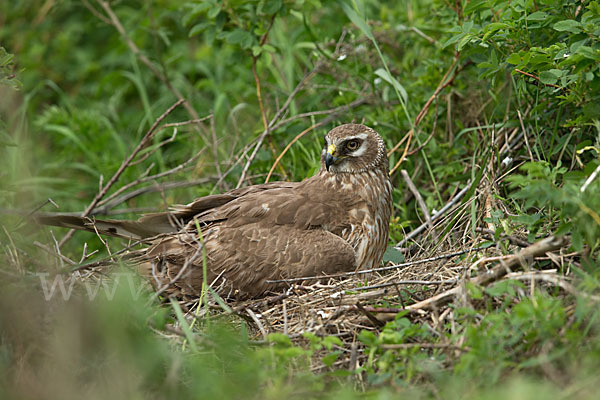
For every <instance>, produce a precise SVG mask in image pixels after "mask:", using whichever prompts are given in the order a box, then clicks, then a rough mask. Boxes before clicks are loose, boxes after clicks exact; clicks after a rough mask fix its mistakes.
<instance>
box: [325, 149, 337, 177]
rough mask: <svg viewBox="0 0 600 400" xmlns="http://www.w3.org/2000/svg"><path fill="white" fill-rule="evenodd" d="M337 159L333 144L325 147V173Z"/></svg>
mask: <svg viewBox="0 0 600 400" xmlns="http://www.w3.org/2000/svg"><path fill="white" fill-rule="evenodd" d="M338 159H339V158H338V156H337V152H336V149H335V144H330V145H329V146H327V153H326V154H325V168H327V171H329V167H330V166H331V164H335V163H336V162H337V161H338Z"/></svg>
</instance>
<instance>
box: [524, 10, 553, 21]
mask: <svg viewBox="0 0 600 400" xmlns="http://www.w3.org/2000/svg"><path fill="white" fill-rule="evenodd" d="M546 18H548V14H547V13H545V12H543V11H536V12H534V13H531V14H529V15H528V16H527V21H544V20H545V19H546Z"/></svg>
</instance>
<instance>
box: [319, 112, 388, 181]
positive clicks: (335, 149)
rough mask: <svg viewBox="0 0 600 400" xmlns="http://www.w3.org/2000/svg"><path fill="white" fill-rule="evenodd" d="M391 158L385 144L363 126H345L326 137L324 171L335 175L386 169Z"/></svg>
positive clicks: (323, 157) (375, 133) (322, 154)
mask: <svg viewBox="0 0 600 400" xmlns="http://www.w3.org/2000/svg"><path fill="white" fill-rule="evenodd" d="M387 163H388V159H387V153H386V150H385V142H384V141H383V139H382V137H381V136H379V134H378V133H377V132H375V131H374V130H373V129H371V128H369V127H367V126H364V125H360V124H345V125H341V126H338V127H336V128H333V129H332V130H330V131H329V133H327V135H325V147H324V148H323V152H322V153H321V170H327V171H328V172H332V173H340V172H341V173H344V172H345V173H360V172H365V171H368V170H370V169H376V168H381V167H382V166H384V167H385V169H386V170H387V167H388V165H387Z"/></svg>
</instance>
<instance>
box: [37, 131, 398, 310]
mask: <svg viewBox="0 0 600 400" xmlns="http://www.w3.org/2000/svg"><path fill="white" fill-rule="evenodd" d="M391 213H392V184H391V181H390V178H389V165H388V158H387V154H386V148H385V143H384V141H383V139H382V138H381V136H380V135H379V134H378V133H377V132H375V131H374V130H373V129H371V128H369V127H367V126H364V125H360V124H345V125H341V126H338V127H336V128H334V129H332V130H331V131H329V133H327V135H326V136H325V144H324V148H323V151H322V154H321V168H320V170H319V172H318V173H317V174H315V175H314V176H312V177H310V178H307V179H305V180H303V181H301V182H272V183H265V184H260V185H253V186H249V187H245V188H240V189H236V190H232V191H229V192H227V193H223V194H217V195H210V196H206V197H202V198H199V199H197V200H195V201H193V202H192V203H189V204H187V205H177V206H173V207H172V208H171V210H170V211H169V212H166V213H157V214H149V215H145V216H142V217H141V218H140V219H138V220H137V221H120V220H94V219H89V218H81V217H72V216H49V215H41V216H38V217H37V219H38V221H39V222H41V223H43V224H47V225H57V226H62V227H67V228H75V229H84V230H88V231H92V232H97V233H100V234H106V235H111V236H118V237H122V238H130V239H140V240H143V241H145V242H147V243H149V247H148V248H146V249H144V250H142V253H140V254H141V255H139V256H138V257H137V258H136V264H137V265H138V266H139V268H140V269H141V270H142V271H144V273H145V275H147V276H148V277H149V279H150V280H151V282H152V283H153V284H154V286H155V287H157V288H163V290H165V289H166V290H167V292H168V293H170V294H173V295H179V296H197V295H199V294H200V292H201V290H202V282H203V279H204V278H203V277H204V276H206V279H207V284H210V285H211V286H212V287H218V288H219V292H220V293H221V294H223V295H224V296H226V297H234V298H238V299H243V298H256V297H260V296H263V295H265V294H267V293H269V292H274V291H278V290H281V289H283V288H285V287H288V286H289V284H285V283H273V282H268V281H272V280H281V279H289V278H297V277H306V276H316V275H326V274H333V273H338V272H346V271H354V270H357V269H368V268H372V267H376V266H377V265H378V264H379V263H380V262H381V260H382V257H383V253H384V252H385V249H386V245H387V241H388V228H389V220H390V216H391Z"/></svg>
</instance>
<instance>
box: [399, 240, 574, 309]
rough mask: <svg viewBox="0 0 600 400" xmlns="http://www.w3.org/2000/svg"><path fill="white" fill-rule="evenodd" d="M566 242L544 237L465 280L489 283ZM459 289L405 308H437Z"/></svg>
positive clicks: (480, 284)
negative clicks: (498, 263) (489, 268)
mask: <svg viewBox="0 0 600 400" xmlns="http://www.w3.org/2000/svg"><path fill="white" fill-rule="evenodd" d="M567 243H568V241H567V239H566V238H565V237H564V236H558V237H557V236H550V237H547V238H545V239H542V240H540V241H539V242H536V243H534V244H532V245H531V246H529V247H526V248H524V249H522V250H521V251H519V252H518V253H517V254H515V255H514V256H513V257H512V258H510V259H508V260H506V261H505V262H503V263H501V264H500V265H498V266H496V267H494V268H492V269H491V270H489V271H487V272H484V273H482V274H480V275H478V276H476V277H475V278H473V279H468V280H467V281H468V282H470V283H471V284H473V285H477V286H484V285H489V284H490V283H492V282H495V281H497V280H498V279H500V278H502V277H504V276H505V275H506V274H508V273H509V272H510V269H511V268H515V267H519V266H520V265H521V264H522V263H524V262H527V261H531V260H532V259H534V258H535V257H539V256H543V255H544V254H546V253H548V252H550V251H554V250H558V249H560V248H561V247H564V246H566V245H567ZM460 290H462V288H461V287H455V288H452V289H450V290H447V291H445V292H443V293H440V294H438V295H436V296H433V297H430V298H429V299H426V300H423V301H420V302H418V303H415V304H411V305H410V306H407V307H406V308H405V309H406V310H408V311H417V310H423V309H435V308H439V307H440V306H442V305H444V304H446V303H449V302H450V301H452V299H453V298H454V297H455V296H456V295H457V294H458V292H459V291H460Z"/></svg>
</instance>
